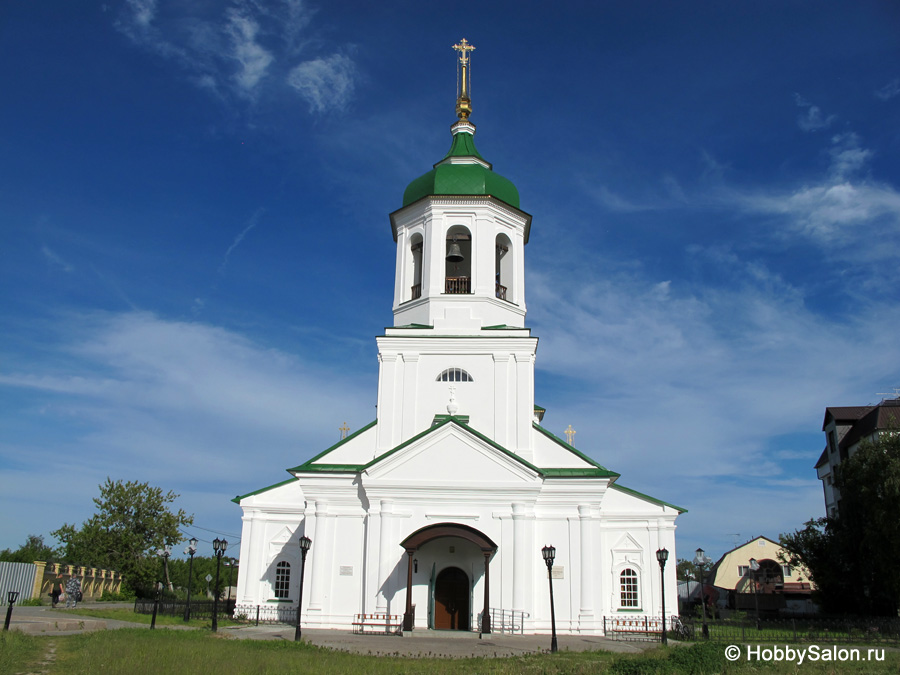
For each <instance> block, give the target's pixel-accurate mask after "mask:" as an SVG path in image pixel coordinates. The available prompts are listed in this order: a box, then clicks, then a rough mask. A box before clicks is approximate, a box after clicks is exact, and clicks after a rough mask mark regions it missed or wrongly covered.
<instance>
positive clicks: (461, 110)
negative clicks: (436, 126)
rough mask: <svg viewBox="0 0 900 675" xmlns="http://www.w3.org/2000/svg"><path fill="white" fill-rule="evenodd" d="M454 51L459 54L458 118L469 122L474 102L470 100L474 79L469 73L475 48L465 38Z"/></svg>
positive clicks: (457, 83) (457, 69)
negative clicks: (471, 56) (472, 80)
mask: <svg viewBox="0 0 900 675" xmlns="http://www.w3.org/2000/svg"><path fill="white" fill-rule="evenodd" d="M453 49H455V50H456V51H458V52H459V63H458V64H457V67H456V72H457V82H456V116H457V117H459V119H461V120H467V119H469V115H471V114H472V100H471V98H469V90H470V89H471V86H470V85H471V77H472V76H471V74H470V72H469V52H471V51H474V50H475V47H474V46H472V45H470V44H469V43H468V41H467V40H466V39H465V38H463V39H462V40H460V41H459V44H455V45H453Z"/></svg>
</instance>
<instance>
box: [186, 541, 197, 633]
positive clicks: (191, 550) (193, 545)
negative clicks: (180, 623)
mask: <svg viewBox="0 0 900 675" xmlns="http://www.w3.org/2000/svg"><path fill="white" fill-rule="evenodd" d="M196 552H197V539H196V538H194V537H191V538H190V540H189V541H188V545H187V547H186V548H185V549H184V553H185V555H189V556H191V562H190V564H189V565H188V585H187V591H188V592H187V605H186V606H185V608H184V620H185V621H190V620H191V585H192V584H193V583H194V554H195V553H196Z"/></svg>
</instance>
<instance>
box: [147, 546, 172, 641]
mask: <svg viewBox="0 0 900 675" xmlns="http://www.w3.org/2000/svg"><path fill="white" fill-rule="evenodd" d="M156 555H158V556H159V559H160V560H161V561H162V571H161V572H160V575H159V576H160V580H159V581H158V582H157V583H156V598H155V599H154V600H153V617H152V618H151V619H150V630H154V629H155V628H156V613H157V612H158V611H159V596H160V593H162V586H163V582H162V580H163V579H165V570H166V561H167V560H168V559H169V556H170V555H172V549H171V548H169V547H168V546H166V547H165V548H161V549H159V550H158V551H157V552H156Z"/></svg>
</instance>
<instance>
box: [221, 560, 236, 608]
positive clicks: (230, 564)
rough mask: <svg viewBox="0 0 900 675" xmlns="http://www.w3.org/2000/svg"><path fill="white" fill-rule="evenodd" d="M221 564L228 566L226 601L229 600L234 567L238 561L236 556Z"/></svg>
mask: <svg viewBox="0 0 900 675" xmlns="http://www.w3.org/2000/svg"><path fill="white" fill-rule="evenodd" d="M222 564H223V565H225V567H227V568H228V602H231V587H232V586H233V585H234V568H235V566H236V565H237V564H238V561H237V559H236V558H229V559H228V560H226V561H225V562H224V563H222Z"/></svg>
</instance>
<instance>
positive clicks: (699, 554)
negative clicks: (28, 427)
mask: <svg viewBox="0 0 900 675" xmlns="http://www.w3.org/2000/svg"><path fill="white" fill-rule="evenodd" d="M711 562H712V560H711V559H710V558H708V557H707V556H706V552H705V551H704V550H703V549H702V548H698V549H697V551H696V555H695V556H694V565H696V566H697V574H699V575H700V608H701V609H702V611H703V637H704V638H706V639H707V640H708V639H709V626H708V625H707V624H706V597H705V596H704V593H703V572H704V568H705V567H706V566H707V565H708V564H709V563H711Z"/></svg>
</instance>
